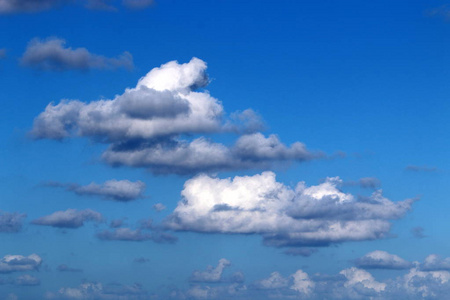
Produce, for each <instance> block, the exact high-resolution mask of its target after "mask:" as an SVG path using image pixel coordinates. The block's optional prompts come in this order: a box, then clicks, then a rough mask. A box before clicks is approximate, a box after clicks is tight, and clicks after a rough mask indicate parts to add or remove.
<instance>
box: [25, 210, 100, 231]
mask: <svg viewBox="0 0 450 300" xmlns="http://www.w3.org/2000/svg"><path fill="white" fill-rule="evenodd" d="M102 220H103V217H102V215H101V214H100V213H99V212H96V211H94V210H91V209H84V210H76V209H70V208H69V209H67V210H65V211H56V212H54V213H52V214H51V215H48V216H44V217H41V218H39V219H36V220H33V221H32V222H31V223H32V224H35V225H43V226H52V227H59V228H79V227H81V226H83V225H84V223H85V222H89V221H92V222H97V223H98V222H101V221H102Z"/></svg>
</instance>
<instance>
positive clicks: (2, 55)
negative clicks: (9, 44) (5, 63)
mask: <svg viewBox="0 0 450 300" xmlns="http://www.w3.org/2000/svg"><path fill="white" fill-rule="evenodd" d="M4 58H6V49H4V48H0V59H4Z"/></svg>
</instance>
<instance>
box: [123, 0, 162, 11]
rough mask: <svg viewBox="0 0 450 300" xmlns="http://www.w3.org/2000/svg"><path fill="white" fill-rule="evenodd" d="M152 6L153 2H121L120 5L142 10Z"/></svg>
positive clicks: (137, 0)
mask: <svg viewBox="0 0 450 300" xmlns="http://www.w3.org/2000/svg"><path fill="white" fill-rule="evenodd" d="M153 4H154V1H153V0H122V5H123V6H125V7H126V8H129V9H136V10H139V9H144V8H147V7H149V6H151V5H153Z"/></svg>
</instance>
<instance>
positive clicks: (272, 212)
mask: <svg viewBox="0 0 450 300" xmlns="http://www.w3.org/2000/svg"><path fill="white" fill-rule="evenodd" d="M341 184H342V181H341V180H340V179H339V178H338V177H334V178H328V179H327V180H326V181H325V182H323V183H321V184H319V185H316V186H310V187H308V186H306V184H305V183H304V182H300V183H298V184H297V186H296V187H295V189H292V188H290V187H288V186H285V185H284V184H282V183H279V182H277V181H276V179H275V174H274V173H273V172H264V173H262V174H257V175H254V176H243V177H239V176H236V177H234V178H233V179H231V178H226V179H219V178H215V177H210V176H208V175H199V176H196V177H194V178H193V179H190V180H188V181H187V182H186V183H185V185H184V189H183V191H182V193H181V194H182V197H183V199H182V201H180V202H179V203H178V206H177V207H176V208H175V210H174V211H173V213H172V214H171V215H170V216H169V217H168V218H167V219H166V221H165V226H166V227H167V228H170V229H172V230H177V231H194V232H204V233H234V234H260V235H262V236H263V238H264V243H265V244H266V245H269V246H275V247H298V246H328V245H330V244H335V243H342V242H346V241H363V240H375V239H381V238H384V237H386V236H387V234H388V232H389V230H390V227H391V223H390V221H389V220H394V219H399V218H401V217H403V215H404V214H405V213H406V212H407V211H409V210H410V209H411V205H412V204H413V203H414V201H415V199H407V200H404V201H399V202H392V201H390V200H388V199H386V198H384V197H383V196H382V194H381V191H376V192H374V193H373V194H372V195H371V196H370V197H368V198H364V197H359V198H358V197H354V196H353V195H351V194H348V193H344V192H342V191H341V190H340V189H339V188H338V186H339V185H341Z"/></svg>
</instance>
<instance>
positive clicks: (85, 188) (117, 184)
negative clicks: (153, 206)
mask: <svg viewBox="0 0 450 300" xmlns="http://www.w3.org/2000/svg"><path fill="white" fill-rule="evenodd" d="M47 185H48V186H55V187H64V188H65V189H66V190H68V191H71V192H74V193H75V194H77V195H80V196H99V197H101V198H104V199H106V200H114V201H119V202H128V201H132V200H136V199H139V198H142V197H143V196H144V195H143V193H144V190H145V183H143V182H142V181H135V182H133V181H129V180H115V179H112V180H108V181H105V182H104V183H102V184H97V183H95V182H92V183H90V184H88V185H78V184H74V183H70V184H63V183H58V182H51V183H48V184H47Z"/></svg>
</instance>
